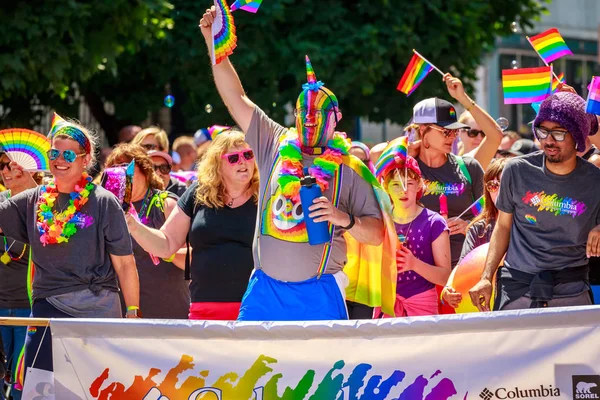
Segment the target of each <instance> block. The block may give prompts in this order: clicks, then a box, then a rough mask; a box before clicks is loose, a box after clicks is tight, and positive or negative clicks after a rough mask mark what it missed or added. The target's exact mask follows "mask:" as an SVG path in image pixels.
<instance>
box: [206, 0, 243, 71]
mask: <svg viewBox="0 0 600 400" xmlns="http://www.w3.org/2000/svg"><path fill="white" fill-rule="evenodd" d="M215 8H216V16H215V22H214V23H213V25H212V35H213V46H212V63H213V65H217V64H219V63H220V62H221V61H223V60H224V59H225V58H227V57H228V56H230V55H231V54H233V49H235V48H236V46H237V36H236V35H235V24H234V22H233V17H232V16H231V11H229V6H228V5H227V2H226V1H225V0H215Z"/></svg>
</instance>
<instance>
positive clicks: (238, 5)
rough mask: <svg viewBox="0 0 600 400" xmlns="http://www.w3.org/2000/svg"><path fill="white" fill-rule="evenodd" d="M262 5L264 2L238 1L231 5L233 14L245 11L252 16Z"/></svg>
mask: <svg viewBox="0 0 600 400" xmlns="http://www.w3.org/2000/svg"><path fill="white" fill-rule="evenodd" d="M261 4H262V0H236V1H235V3H233V4H232V5H231V12H234V11H235V10H244V11H247V12H250V13H252V14H256V12H257V11H258V7H260V5H261Z"/></svg>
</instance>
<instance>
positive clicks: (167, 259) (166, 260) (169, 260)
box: [163, 253, 177, 262]
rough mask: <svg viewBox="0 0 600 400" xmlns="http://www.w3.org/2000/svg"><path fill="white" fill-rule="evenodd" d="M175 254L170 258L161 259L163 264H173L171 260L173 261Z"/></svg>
mask: <svg viewBox="0 0 600 400" xmlns="http://www.w3.org/2000/svg"><path fill="white" fill-rule="evenodd" d="M176 254H177V253H174V254H173V255H172V256H171V257H169V258H163V261H165V262H173V260H174V259H175V255H176Z"/></svg>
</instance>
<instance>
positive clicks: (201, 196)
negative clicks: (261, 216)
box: [195, 130, 258, 208]
mask: <svg viewBox="0 0 600 400" xmlns="http://www.w3.org/2000/svg"><path fill="white" fill-rule="evenodd" d="M245 139H246V137H245V136H244V133H243V132H240V131H237V130H229V131H225V132H222V133H221V134H219V135H218V136H217V137H216V138H215V139H214V140H213V142H212V145H211V146H210V147H209V148H208V150H207V151H206V153H205V154H204V157H203V158H202V161H201V162H200V164H199V165H198V188H197V189H196V199H195V202H196V204H202V205H205V206H207V207H210V208H223V207H225V200H224V199H225V185H224V184H223V179H222V178H221V160H222V157H221V156H222V155H224V154H227V152H228V151H229V149H231V148H232V147H246V146H248V143H246V140H245ZM253 162H254V174H253V175H252V179H251V180H250V190H251V191H252V199H253V200H254V203H255V204H256V203H258V166H257V165H256V161H253Z"/></svg>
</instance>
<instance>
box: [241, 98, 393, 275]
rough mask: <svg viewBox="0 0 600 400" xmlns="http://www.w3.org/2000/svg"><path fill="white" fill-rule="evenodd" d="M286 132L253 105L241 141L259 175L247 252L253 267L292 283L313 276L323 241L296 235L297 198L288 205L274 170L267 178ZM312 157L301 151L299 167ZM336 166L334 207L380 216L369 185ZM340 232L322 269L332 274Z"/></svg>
mask: <svg viewBox="0 0 600 400" xmlns="http://www.w3.org/2000/svg"><path fill="white" fill-rule="evenodd" d="M286 131H287V130H286V128H284V127H283V126H281V125H279V124H278V123H276V122H274V121H273V120H271V119H270V118H269V117H267V115H266V114H265V113H264V112H263V111H262V110H261V109H260V108H258V107H256V109H255V111H254V115H253V116H252V121H251V123H250V127H249V128H248V132H246V141H247V142H248V144H249V145H250V146H251V147H252V149H253V150H254V152H255V154H256V161H257V163H258V168H259V172H260V176H261V180H260V193H259V195H260V196H259V205H258V210H259V211H258V221H257V228H256V234H255V240H254V246H253V255H254V264H255V266H256V268H260V269H262V270H263V271H264V272H265V273H266V274H267V275H269V276H271V277H273V278H275V279H278V280H282V281H291V282H298V281H303V280H306V279H309V278H311V277H313V276H315V275H316V274H317V269H318V267H319V263H320V261H321V256H322V255H323V247H324V245H317V246H311V245H310V244H308V242H307V241H306V239H304V240H302V239H300V238H299V237H300V236H302V235H303V233H304V232H305V230H306V228H305V227H304V223H303V220H304V212H303V210H302V207H301V205H300V202H298V203H297V204H294V203H293V201H292V200H290V199H285V198H284V197H283V196H282V195H281V193H280V190H279V184H278V183H277V178H278V176H279V174H278V168H276V169H275V171H274V173H273V175H272V179H271V180H270V181H269V180H268V178H267V177H269V175H270V172H271V169H272V167H273V162H274V160H275V158H276V156H277V153H278V149H279V141H280V139H281V137H282V136H283V135H285V133H286ZM315 158H316V156H309V155H306V154H303V160H302V165H303V166H305V167H307V166H310V165H312V163H313V160H314V159H315ZM341 168H342V185H341V193H340V199H339V205H338V208H339V209H340V210H341V211H343V212H346V213H350V214H352V215H354V216H355V217H374V218H378V219H382V218H383V217H382V215H381V210H380V209H379V204H378V202H377V198H376V197H375V192H374V191H373V188H372V186H371V185H370V184H369V183H367V182H366V181H365V180H363V179H362V178H361V177H360V176H359V175H357V174H356V173H355V172H354V171H353V170H352V169H351V168H349V167H347V166H345V165H342V166H341ZM332 186H333V185H332V184H330V185H329V188H328V190H327V191H326V192H325V193H324V195H325V196H326V197H327V198H328V199H330V200H331V197H332ZM265 191H266V196H265ZM263 198H264V201H263ZM265 203H266V204H265ZM343 233H344V231H343V229H341V228H339V227H337V228H336V229H335V233H334V238H333V244H332V247H331V256H330V257H329V262H328V264H327V269H326V271H325V273H328V274H334V273H336V272H338V271H341V270H342V269H343V268H344V265H345V264H346V261H347V258H346V241H345V239H344V238H343V237H342V234H343ZM259 236H260V240H258V237H259ZM259 241H260V244H259ZM259 250H260V258H259Z"/></svg>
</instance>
